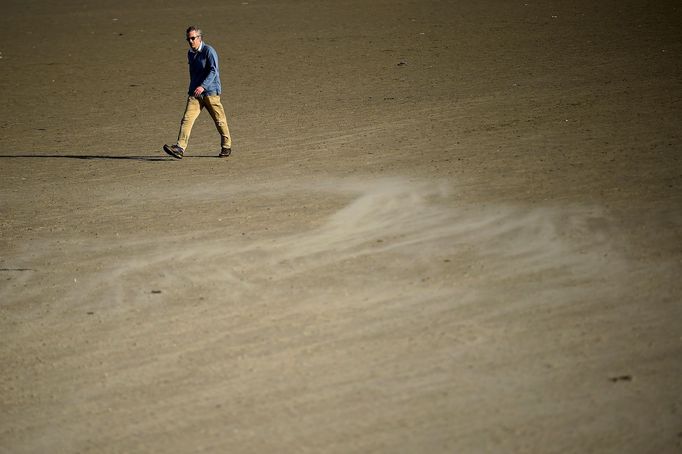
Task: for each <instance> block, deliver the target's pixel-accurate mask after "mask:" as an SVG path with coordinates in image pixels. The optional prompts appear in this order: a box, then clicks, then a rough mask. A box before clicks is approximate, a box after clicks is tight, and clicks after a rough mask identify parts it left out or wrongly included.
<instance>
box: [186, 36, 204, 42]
mask: <svg viewBox="0 0 682 454" xmlns="http://www.w3.org/2000/svg"><path fill="white" fill-rule="evenodd" d="M197 38H201V36H190V37H189V38H187V42H190V41H194V40H195V39H197Z"/></svg>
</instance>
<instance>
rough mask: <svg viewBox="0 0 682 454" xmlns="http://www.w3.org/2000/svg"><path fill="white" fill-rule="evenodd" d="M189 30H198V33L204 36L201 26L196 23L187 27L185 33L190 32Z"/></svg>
mask: <svg viewBox="0 0 682 454" xmlns="http://www.w3.org/2000/svg"><path fill="white" fill-rule="evenodd" d="M189 32H197V35H199V36H201V37H203V36H204V33H203V32H202V31H201V29H200V28H199V27H195V26H194V25H190V26H189V27H187V31H186V32H185V35H187V34H189Z"/></svg>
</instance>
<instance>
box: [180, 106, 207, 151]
mask: <svg viewBox="0 0 682 454" xmlns="http://www.w3.org/2000/svg"><path fill="white" fill-rule="evenodd" d="M201 107H202V106H201V103H200V102H199V100H198V99H197V98H195V97H194V96H188V97H187V106H186V107H185V114H184V115H183V116H182V120H181V121H180V132H179V133H178V146H179V147H182V149H183V150H184V149H186V148H187V143H188V142H189V135H190V134H191V133H192V126H194V121H195V120H196V119H197V117H198V116H199V114H200V113H201Z"/></svg>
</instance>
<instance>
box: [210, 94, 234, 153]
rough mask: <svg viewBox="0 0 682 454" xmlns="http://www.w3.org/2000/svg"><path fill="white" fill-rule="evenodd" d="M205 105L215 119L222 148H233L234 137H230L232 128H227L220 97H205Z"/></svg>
mask: <svg viewBox="0 0 682 454" xmlns="http://www.w3.org/2000/svg"><path fill="white" fill-rule="evenodd" d="M204 104H205V106H206V110H208V113H209V114H210V115H211V118H213V121H214V122H215V127H216V129H217V130H218V132H219V133H220V147H221V148H223V149H225V148H228V149H230V148H232V137H230V128H228V127H227V118H226V117H225V109H223V105H222V104H221V103H220V96H219V95H217V96H204Z"/></svg>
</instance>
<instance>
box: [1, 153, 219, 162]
mask: <svg viewBox="0 0 682 454" xmlns="http://www.w3.org/2000/svg"><path fill="white" fill-rule="evenodd" d="M191 157H192V158H211V157H215V156H191ZM2 158H10V159H19V158H32V159H40V158H49V159H81V160H89V159H114V160H124V161H177V159H174V158H172V157H170V156H115V155H82V154H19V153H18V154H0V159H2Z"/></svg>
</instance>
